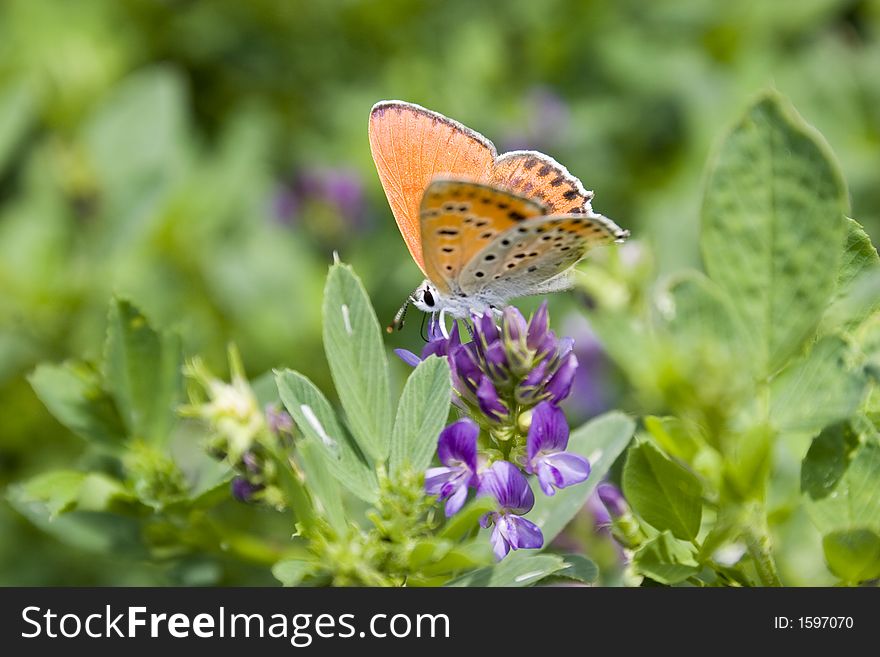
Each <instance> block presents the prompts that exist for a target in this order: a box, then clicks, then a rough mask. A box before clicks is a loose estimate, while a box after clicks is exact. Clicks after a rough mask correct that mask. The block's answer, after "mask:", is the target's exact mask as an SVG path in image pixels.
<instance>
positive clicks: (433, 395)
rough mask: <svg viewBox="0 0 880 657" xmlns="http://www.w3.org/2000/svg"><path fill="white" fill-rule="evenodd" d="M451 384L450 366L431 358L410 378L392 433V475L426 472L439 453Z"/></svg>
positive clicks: (447, 413)
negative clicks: (408, 471) (440, 436)
mask: <svg viewBox="0 0 880 657" xmlns="http://www.w3.org/2000/svg"><path fill="white" fill-rule="evenodd" d="M451 399H452V383H451V380H450V378H449V363H448V362H447V361H446V359H445V358H439V357H437V356H431V357H430V358H428V359H427V360H424V361H422V362H421V363H419V366H418V367H416V369H415V371H413V373H412V374H410V375H409V379H407V381H406V386H404V388H403V394H402V395H401V396H400V403H399V405H398V407H397V418H396V419H395V421H394V430H393V432H392V433H391V459H390V462H389V465H390V468H391V475H392V476H395V475H396V474H397V473H398V472H399V471H400V469H401V468H404V467H409V468H412V469H413V470H415V471H416V472H421V471H422V470H424V469H426V468H427V467H428V465H430V463H431V458H432V457H433V456H434V452H436V451H437V437H438V436H439V435H440V431H442V429H443V425H444V424H446V418H447V417H448V416H449V403H450V400H451Z"/></svg>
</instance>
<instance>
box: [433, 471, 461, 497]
mask: <svg viewBox="0 0 880 657" xmlns="http://www.w3.org/2000/svg"><path fill="white" fill-rule="evenodd" d="M458 471H459V468H458V467H452V468H450V467H448V466H445V465H444V466H440V467H438V468H428V469H427V470H426V471H425V492H426V493H428V494H429V495H440V494H441V493H442V491H443V487H444V486H445V485H446V484H447V483H448V482H449V481H450V480H451V479H454V478H455V475H456V474H458Z"/></svg>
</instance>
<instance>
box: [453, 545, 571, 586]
mask: <svg viewBox="0 0 880 657" xmlns="http://www.w3.org/2000/svg"><path fill="white" fill-rule="evenodd" d="M521 554H523V553H513V554H510V555H508V556H507V557H505V558H504V559H503V560H502V561H501V562H500V563H498V564H496V565H494V566H488V567H486V568H480V569H479V570H475V571H473V572H471V573H467V574H466V575H462V576H461V577H458V578H456V579H454V580H452V581H451V582H449V583H448V584H447V586H505V587H522V586H532V585H533V584H536V583H537V582H539V581H541V580H542V579H544V578H545V577H549V576H550V575H553V574H554V573H557V572H559V571H561V570H563V569H565V568H567V566H566V563H565V561H563V559H562V557H559V556H556V555H555V554H553V555H551V554H529V555H527V556H525V555H524V556H520V555H521Z"/></svg>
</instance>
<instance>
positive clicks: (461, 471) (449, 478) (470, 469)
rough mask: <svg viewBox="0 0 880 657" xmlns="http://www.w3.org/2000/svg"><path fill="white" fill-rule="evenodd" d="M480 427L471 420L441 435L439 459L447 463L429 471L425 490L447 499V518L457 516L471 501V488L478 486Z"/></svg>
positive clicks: (426, 475) (438, 451)
mask: <svg viewBox="0 0 880 657" xmlns="http://www.w3.org/2000/svg"><path fill="white" fill-rule="evenodd" d="M479 433H480V429H479V427H477V425H476V424H475V423H474V422H473V421H472V420H469V419H467V418H465V419H462V420H458V421H457V422H453V423H452V424H450V425H449V426H448V427H446V428H445V429H444V430H443V431H442V432H440V439H439V440H438V442H437V456H438V457H439V458H440V462H441V463H442V464H443V465H442V466H440V467H438V468H429V469H428V470H427V471H426V472H425V491H426V492H427V493H429V494H431V495H439V496H440V499H441V500H446V517H447V518H448V517H449V516H452V515H455V514H456V513H457V512H458V511H459V509H461V507H462V506H464V502H465V500H466V499H467V491H468V487H469V486H475V485H476V484H477V436H478V435H479Z"/></svg>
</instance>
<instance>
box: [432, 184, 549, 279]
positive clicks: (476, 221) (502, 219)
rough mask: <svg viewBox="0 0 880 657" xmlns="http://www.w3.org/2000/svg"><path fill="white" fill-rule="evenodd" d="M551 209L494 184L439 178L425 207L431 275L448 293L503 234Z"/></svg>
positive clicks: (433, 185)
mask: <svg viewBox="0 0 880 657" xmlns="http://www.w3.org/2000/svg"><path fill="white" fill-rule="evenodd" d="M545 212H546V210H545V208H544V207H543V206H542V205H540V204H539V203H535V202H534V201H530V200H529V199H527V198H522V197H520V196H516V195H515V194H511V193H509V192H506V191H504V190H502V189H498V188H495V187H491V186H488V185H483V184H479V183H474V182H467V181H461V180H436V181H434V182H433V183H431V185H430V186H429V187H428V189H427V190H426V191H425V194H424V196H423V199H422V203H421V208H420V220H421V236H422V256H423V262H424V264H425V267H424V271H425V275H426V276H427V277H428V279H429V280H430V281H431V282H433V283H434V284H435V285H437V286H438V287H440V288H441V291H442V292H448V290H449V289H454V288H456V287H457V284H456V283H457V281H458V278H459V275H460V273H461V271H462V269H463V268H464V267H465V266H466V265H468V263H470V262H471V261H472V260H473V259H474V257H475V256H476V255H477V253H479V252H480V251H482V250H483V249H484V248H485V247H486V246H487V245H488V244H491V243H492V241H493V240H494V239H495V238H496V237H497V236H498V235H501V234H502V233H505V232H506V231H508V230H509V229H511V228H513V227H515V226H518V225H520V224H522V223H526V222H528V221H529V220H533V219H534V218H536V217H541V216H543V215H544V214H545ZM444 287H445V288H446V289H445V290H444V289H442V288H444Z"/></svg>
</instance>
